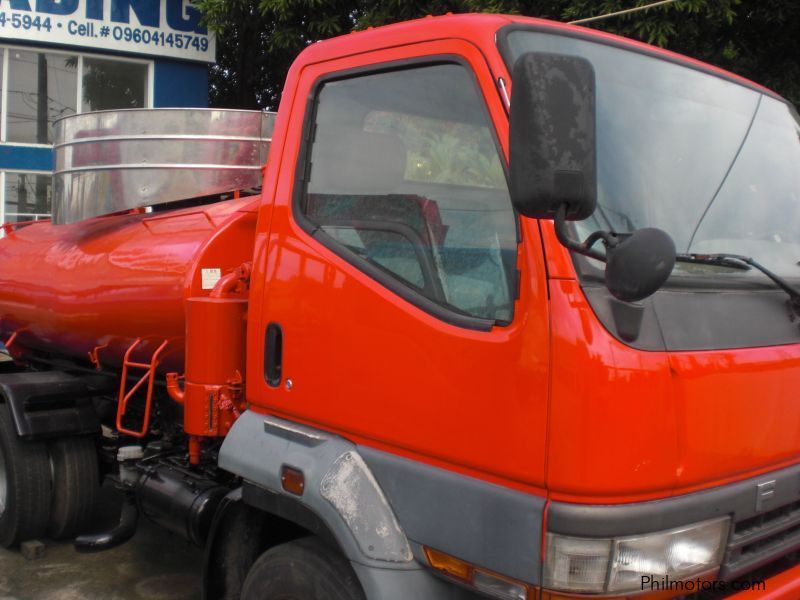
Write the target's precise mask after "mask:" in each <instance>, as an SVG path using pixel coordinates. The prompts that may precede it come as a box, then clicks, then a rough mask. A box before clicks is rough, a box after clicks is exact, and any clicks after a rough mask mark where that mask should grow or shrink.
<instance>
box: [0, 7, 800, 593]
mask: <svg viewBox="0 0 800 600" xmlns="http://www.w3.org/2000/svg"><path fill="white" fill-rule="evenodd" d="M148 115H151V116H148ZM137 119H139V120H138V121H137ZM159 122H160V123H162V125H163V126H162V127H161V133H160V134H158V135H156V134H154V133H152V131H151V130H150V129H148V127H149V125H148V124H153V123H156V124H157V123H159ZM142 123H144V125H143V124H142ZM59 127H60V129H59V132H60V133H59V135H57V139H58V140H59V141H58V142H57V144H56V170H55V196H54V218H53V222H37V223H30V224H24V223H22V224H20V223H16V224H9V225H6V226H5V237H4V238H3V239H2V240H0V264H1V265H2V268H0V336H2V337H1V338H0V339H2V341H3V342H4V343H5V347H6V349H7V352H8V354H9V355H10V357H11V359H12V360H8V361H5V362H0V370H1V371H2V374H0V543H2V545H3V546H6V547H11V546H14V545H16V544H18V543H20V542H21V541H24V540H28V539H35V538H43V537H48V536H49V537H51V538H74V541H75V547H76V549H77V550H79V551H84V552H90V551H99V550H103V549H106V548H110V547H113V546H115V545H117V544H120V543H123V542H125V541H127V540H128V539H129V538H130V537H131V536H132V535H133V533H134V531H135V528H136V523H137V518H138V517H139V516H140V515H143V516H146V517H148V518H150V519H152V520H154V521H156V522H157V523H159V524H161V525H163V526H164V527H165V528H166V529H168V530H170V531H172V532H174V533H177V534H179V535H182V536H184V537H185V538H187V539H189V540H191V541H193V542H195V543H197V544H199V545H201V546H203V547H204V548H205V564H204V582H203V589H204V594H205V597H207V598H245V599H247V600H250V599H254V598H291V599H302V600H331V599H336V600H356V599H365V598H368V599H370V600H376V599H380V600H395V599H396V600H411V599H413V600H428V599H431V600H445V599H447V600H456V599H464V600H466V599H468V598H483V597H488V598H499V599H506V600H532V599H542V600H544V599H549V600H556V599H559V598H576V597H578V598H580V597H588V596H592V597H613V598H623V597H624V598H628V597H640V596H641V597H676V596H682V597H687V598H692V599H696V600H701V599H710V598H721V597H735V598H737V599H739V600H745V599H747V600H749V599H751V598H771V599H795V598H798V597H800V566H798V556H799V555H798V550H800V405H798V402H797V400H796V399H795V398H794V394H795V393H796V392H797V390H798V389H800V330H798V317H800V292H798V290H799V289H800V281H799V280H800V267H798V264H799V263H798V261H800V121H799V120H798V115H797V113H796V111H795V109H794V108H793V107H792V106H791V105H790V104H789V103H787V102H786V101H785V100H783V99H782V98H780V97H779V96H778V95H776V94H775V93H773V92H771V91H769V90H767V89H764V88H762V87H760V86H758V85H756V84H754V83H751V82H749V81H746V80H743V79H741V78H739V77H737V76H735V75H733V74H730V73H727V72H724V71H721V70H719V69H716V68H714V67H711V66H709V65H705V64H702V63H699V62H697V61H694V60H691V59H689V58H685V57H682V56H678V55H675V54H672V53H669V52H665V51H662V50H660V49H657V48H653V47H650V46H647V45H644V44H640V43H636V42H633V41H629V40H625V39H621V38H618V37H615V36H612V35H607V34H604V33H599V32H597V31H592V30H587V29H583V28H579V27H573V26H568V25H562V24H558V23H553V22H548V21H542V20H537V19H527V18H519V17H505V16H497V15H492V16H489V15H463V16H445V17H437V18H428V19H421V20H419V21H414V22H408V23H401V24H398V25H392V26H389V27H384V28H379V29H374V30H370V31H365V32H359V33H356V34H353V35H347V36H343V37H340V38H336V39H332V40H329V41H325V42H321V43H319V44H314V45H312V46H310V47H308V48H307V49H306V50H305V51H304V52H303V53H302V54H301V55H300V56H299V57H298V59H297V60H296V61H295V63H294V65H293V66H292V68H291V71H290V73H289V76H288V79H287V81H286V85H285V88H284V93H283V98H282V100H281V104H280V108H279V111H278V113H277V116H276V117H275V116H273V115H262V114H259V113H248V112H236V111H233V112H230V111H214V110H210V111H172V112H170V111H152V112H151V113H147V114H146V115H145V116H144V117H142V115H141V114H140V113H130V114H129V113H127V112H126V111H120V112H112V113H96V114H89V115H78V116H76V117H71V118H68V119H65V120H64V121H62V122H61V123H60V124H59ZM273 128H274V130H273ZM270 140H271V141H270ZM267 144H269V152H268V157H266V156H265V152H266V147H267ZM162 150H163V151H164V152H165V153H167V154H169V155H170V156H172V157H173V162H169V161H167V160H166V159H165V158H163V156H162V155H161V154H159V152H160V151H162ZM176 157H177V158H176ZM261 165H265V166H263V183H261V184H260V185H261V189H260V192H258V191H253V190H251V189H249V188H250V187H251V186H252V185H253V183H252V176H253V174H254V173H255V174H257V175H258V176H259V180H260V175H261ZM101 476H104V477H105V478H106V479H107V480H109V481H110V482H111V483H112V484H113V485H115V486H116V487H117V488H118V489H119V490H120V491H121V493H122V495H123V498H124V502H123V509H122V513H121V517H120V521H119V523H118V524H117V525H116V527H114V528H113V529H111V530H110V531H105V532H102V533H99V534H97V533H94V534H91V533H87V532H88V531H90V529H89V528H88V527H87V522H88V521H90V518H91V513H92V506H93V502H94V498H95V494H96V490H97V487H98V485H99V483H100V480H101Z"/></svg>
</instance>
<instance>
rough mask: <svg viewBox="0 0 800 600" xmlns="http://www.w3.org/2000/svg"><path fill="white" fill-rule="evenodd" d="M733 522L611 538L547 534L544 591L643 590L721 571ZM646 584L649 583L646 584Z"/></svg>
mask: <svg viewBox="0 0 800 600" xmlns="http://www.w3.org/2000/svg"><path fill="white" fill-rule="evenodd" d="M729 527H730V518H728V517H724V518H721V519H714V520H713V521H704V522H702V523H696V524H695V525H689V526H687V527H681V528H679V529H671V530H669V531H660V532H657V533H649V534H646V535H638V536H632V537H624V538H622V537H620V538H613V539H608V538H606V539H592V538H578V537H570V536H564V535H559V534H557V533H548V534H547V555H546V559H545V568H544V587H545V588H547V589H551V590H562V591H568V592H590V593H596V594H597V593H620V592H625V593H631V592H639V591H642V590H643V588H642V585H643V577H650V578H651V579H650V581H662V580H665V579H666V578H669V579H670V580H672V581H678V580H681V579H688V578H691V577H694V576H696V575H700V574H706V573H709V572H711V571H714V570H715V569H718V568H719V565H720V563H721V562H722V555H723V553H724V551H725V544H726V542H727V539H728V528H729ZM645 581H647V580H645Z"/></svg>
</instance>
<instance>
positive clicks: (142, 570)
mask: <svg viewBox="0 0 800 600" xmlns="http://www.w3.org/2000/svg"><path fill="white" fill-rule="evenodd" d="M118 514H119V496H118V495H117V494H116V493H115V492H114V491H113V490H112V489H109V488H104V489H103V490H102V502H101V504H100V506H99V507H98V514H97V520H96V522H97V528H98V530H101V529H103V528H104V527H105V526H107V525H108V524H110V523H114V522H116V519H117V517H118ZM42 541H44V542H45V544H46V550H45V554H44V556H43V557H42V558H39V559H37V560H30V561H29V560H26V559H25V558H23V557H22V555H20V554H19V552H16V551H9V550H3V549H0V600H194V599H197V598H199V597H200V576H201V564H202V552H201V551H200V550H199V549H198V548H196V547H195V546H193V545H191V544H189V543H187V542H184V541H183V540H182V539H181V538H179V537H178V536H176V535H173V534H171V533H169V532H167V531H165V530H163V529H161V528H159V527H157V526H156V525H153V524H152V523H150V522H149V521H148V520H147V519H146V518H144V517H142V518H140V520H139V529H138V531H137V532H136V535H135V536H134V538H133V539H132V540H131V541H129V542H128V543H127V544H124V545H122V546H120V547H118V548H114V549H113V550H109V551H106V552H101V553H98V554H78V553H76V552H75V550H74V549H73V547H72V544H71V543H69V542H67V543H64V542H51V541H48V540H42Z"/></svg>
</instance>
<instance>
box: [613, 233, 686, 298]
mask: <svg viewBox="0 0 800 600" xmlns="http://www.w3.org/2000/svg"><path fill="white" fill-rule="evenodd" d="M675 259H676V251H675V242H673V241H672V238H671V237H670V236H669V234H667V233H666V232H665V231H662V230H661V229H655V228H652V227H650V228H646V229H637V230H636V231H634V232H633V233H632V234H631V235H630V236H628V237H626V238H624V239H623V240H622V241H620V242H619V243H618V244H617V245H615V246H609V247H607V249H606V273H605V276H606V287H607V288H608V290H609V291H610V292H611V294H612V295H613V296H614V297H615V298H617V299H618V300H622V301H623V302H638V301H640V300H644V299H645V298H647V297H648V296H651V295H652V294H654V293H656V292H657V291H658V290H659V288H661V286H662V285H664V283H666V281H667V279H669V276H670V274H671V273H672V268H673V267H674V266H675Z"/></svg>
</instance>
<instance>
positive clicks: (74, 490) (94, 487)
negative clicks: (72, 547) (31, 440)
mask: <svg viewBox="0 0 800 600" xmlns="http://www.w3.org/2000/svg"><path fill="white" fill-rule="evenodd" d="M48 449H49V451H50V461H51V464H52V468H53V502H52V504H51V506H50V522H49V524H48V526H47V535H48V536H49V537H51V538H52V539H54V540H62V539H66V538H72V537H75V536H76V535H77V534H79V533H85V532H86V530H87V529H86V528H87V526H88V525H89V524H90V521H91V518H92V513H93V512H94V508H95V503H96V501H97V494H98V491H99V489H100V485H99V482H100V476H99V474H98V467H97V449H96V448H95V443H94V438H92V437H87V436H81V437H65V438H59V439H57V440H53V441H51V442H50V444H48Z"/></svg>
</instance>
